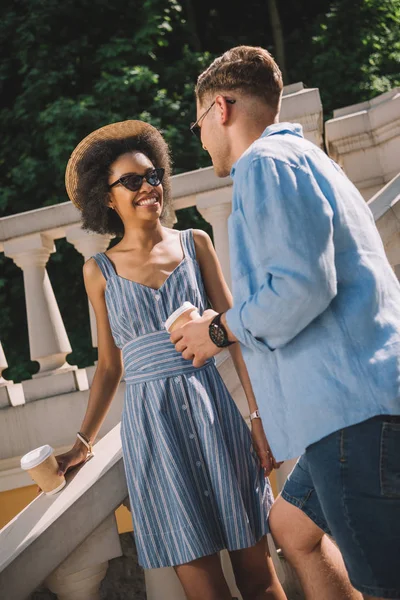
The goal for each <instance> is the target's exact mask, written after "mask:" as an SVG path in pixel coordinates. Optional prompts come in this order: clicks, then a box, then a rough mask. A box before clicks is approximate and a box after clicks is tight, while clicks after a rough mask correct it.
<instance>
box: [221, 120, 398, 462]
mask: <svg viewBox="0 0 400 600" xmlns="http://www.w3.org/2000/svg"><path fill="white" fill-rule="evenodd" d="M231 176H232V178H233V182H234V185H233V205H232V214H231V215H230V217H229V244H230V256H231V270H232V281H233V297H234V307H233V308H232V309H230V310H229V311H228V312H227V316H226V317H227V323H228V326H229V328H230V329H231V330H232V332H233V333H234V334H235V336H236V337H237V338H238V339H239V341H240V342H241V345H242V350H243V356H244V360H245V362H246V365H247V368H248V371H249V374H250V378H251V381H252V384H253V388H254V392H255V396H256V399H257V402H258V406H259V409H260V413H261V416H262V419H263V423H264V427H265V431H266V435H267V438H268V441H269V443H270V445H271V448H272V451H273V453H274V455H275V458H276V459H277V460H285V459H289V458H294V457H296V456H299V455H300V454H302V453H303V452H304V450H305V448H306V447H307V446H309V445H310V444H312V443H313V442H316V441H318V440H320V439H321V438H323V437H325V436H326V435H329V434H330V433H332V432H334V431H337V430H338V429H341V428H343V427H347V426H350V425H354V424H356V423H360V422H362V421H364V420H366V419H369V418H370V417H373V416H375V415H379V414H397V415H398V414H400V398H399V396H400V390H399V387H400V285H399V283H398V281H397V279H396V276H395V274H394V272H393V270H392V268H391V267H390V265H389V262H388V260H387V258H386V256H385V252H384V248H383V244H382V241H381V238H380V236H379V233H378V231H377V229H376V227H375V223H374V220H373V217H372V214H371V212H370V210H369V208H368V206H367V204H366V202H365V201H364V200H363V198H362V197H361V195H360V194H359V192H358V191H357V189H356V188H355V187H354V185H353V184H352V183H351V182H350V181H349V179H348V178H347V177H346V176H345V175H344V174H343V172H342V171H341V169H340V168H339V167H338V166H337V165H336V164H335V163H334V162H333V161H332V160H331V159H330V158H329V157H328V156H327V155H326V154H325V153H324V152H322V150H320V149H319V148H318V147H317V146H315V145H314V144H312V143H311V142H309V141H307V140H305V139H304V137H303V134H302V128H301V126H300V125H297V124H291V123H278V124H274V125H271V126H270V127H267V129H266V130H265V131H264V133H263V135H262V136H261V137H260V138H259V139H258V140H256V141H255V142H254V143H253V144H252V145H251V146H250V147H249V148H248V150H247V151H246V152H245V153H244V154H243V155H242V156H241V157H240V159H239V160H238V161H237V162H236V163H235V165H234V166H233V168H232V172H231Z"/></svg>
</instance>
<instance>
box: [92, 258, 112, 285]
mask: <svg viewBox="0 0 400 600" xmlns="http://www.w3.org/2000/svg"><path fill="white" fill-rule="evenodd" d="M93 258H94V260H95V261H96V262H97V264H98V265H99V267H100V271H101V272H102V273H103V276H104V279H105V280H107V279H109V278H110V277H113V276H114V275H115V269H114V267H113V264H112V262H111V261H110V259H109V258H108V256H107V255H106V254H105V253H104V252H99V253H98V254H95V255H94V256H93Z"/></svg>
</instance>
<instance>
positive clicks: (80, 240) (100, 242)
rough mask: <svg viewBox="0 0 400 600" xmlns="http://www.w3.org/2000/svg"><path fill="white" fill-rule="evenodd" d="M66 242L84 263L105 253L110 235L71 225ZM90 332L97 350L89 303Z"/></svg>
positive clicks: (93, 322) (94, 318)
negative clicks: (90, 231)
mask: <svg viewBox="0 0 400 600" xmlns="http://www.w3.org/2000/svg"><path fill="white" fill-rule="evenodd" d="M66 238H67V241H68V242H69V243H70V244H72V245H73V246H74V247H75V249H76V250H77V251H78V252H80V254H82V255H83V258H84V259H85V262H86V261H87V260H89V258H91V257H92V256H93V255H94V254H97V253H98V252H105V251H106V250H107V248H108V246H109V244H110V240H111V235H103V234H100V233H89V232H87V231H85V230H84V229H82V227H81V225H73V226H72V227H68V229H67V230H66ZM89 317H90V331H91V334H92V345H93V347H94V348H97V328H96V317H95V314H94V310H93V308H92V305H91V304H90V302H89Z"/></svg>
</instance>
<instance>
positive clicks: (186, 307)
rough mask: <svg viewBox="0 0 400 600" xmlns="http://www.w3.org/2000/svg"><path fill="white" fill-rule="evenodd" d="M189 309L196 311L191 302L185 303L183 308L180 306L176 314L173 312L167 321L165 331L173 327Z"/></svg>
mask: <svg viewBox="0 0 400 600" xmlns="http://www.w3.org/2000/svg"><path fill="white" fill-rule="evenodd" d="M189 308H194V309H196V307H195V306H193V304H192V303H191V302H184V303H183V304H182V306H180V307H179V308H178V309H177V310H176V311H175V312H173V313H172V315H170V316H169V317H168V319H167V320H166V321H165V329H166V330H167V331H168V330H169V328H170V327H171V325H173V323H174V322H175V321H176V320H177V318H178V317H180V316H181V315H183V313H185V312H186V311H187V310H189ZM196 310H197V309H196Z"/></svg>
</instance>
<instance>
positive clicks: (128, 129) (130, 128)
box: [65, 121, 165, 209]
mask: <svg viewBox="0 0 400 600" xmlns="http://www.w3.org/2000/svg"><path fill="white" fill-rule="evenodd" d="M143 133H151V134H152V135H153V136H154V135H157V136H159V137H160V138H161V140H162V142H163V144H165V141H164V138H163V137H162V135H161V133H160V132H159V131H158V129H156V128H155V127H153V126H152V125H150V124H149V123H144V122H143V121H121V122H119V123H111V125H105V127H100V129H96V131H92V133H90V134H89V135H88V136H86V137H85V138H84V139H83V140H82V141H81V142H80V143H79V144H78V145H77V147H76V148H75V150H74V151H73V153H72V154H71V158H70V159H69V161H68V164H67V169H66V171H65V187H66V188H67V193H68V196H69V198H70V200H71V201H72V202H73V203H74V204H75V206H76V207H77V208H79V209H81V207H80V205H79V202H78V198H77V194H76V191H77V187H78V173H77V166H78V163H79V161H80V160H81V158H82V157H83V155H84V154H85V153H86V151H87V150H88V149H89V148H90V147H91V146H92V145H93V144H94V143H95V142H98V141H100V140H119V139H123V138H127V137H133V136H138V135H142V134H143ZM161 166H162V165H161Z"/></svg>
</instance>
